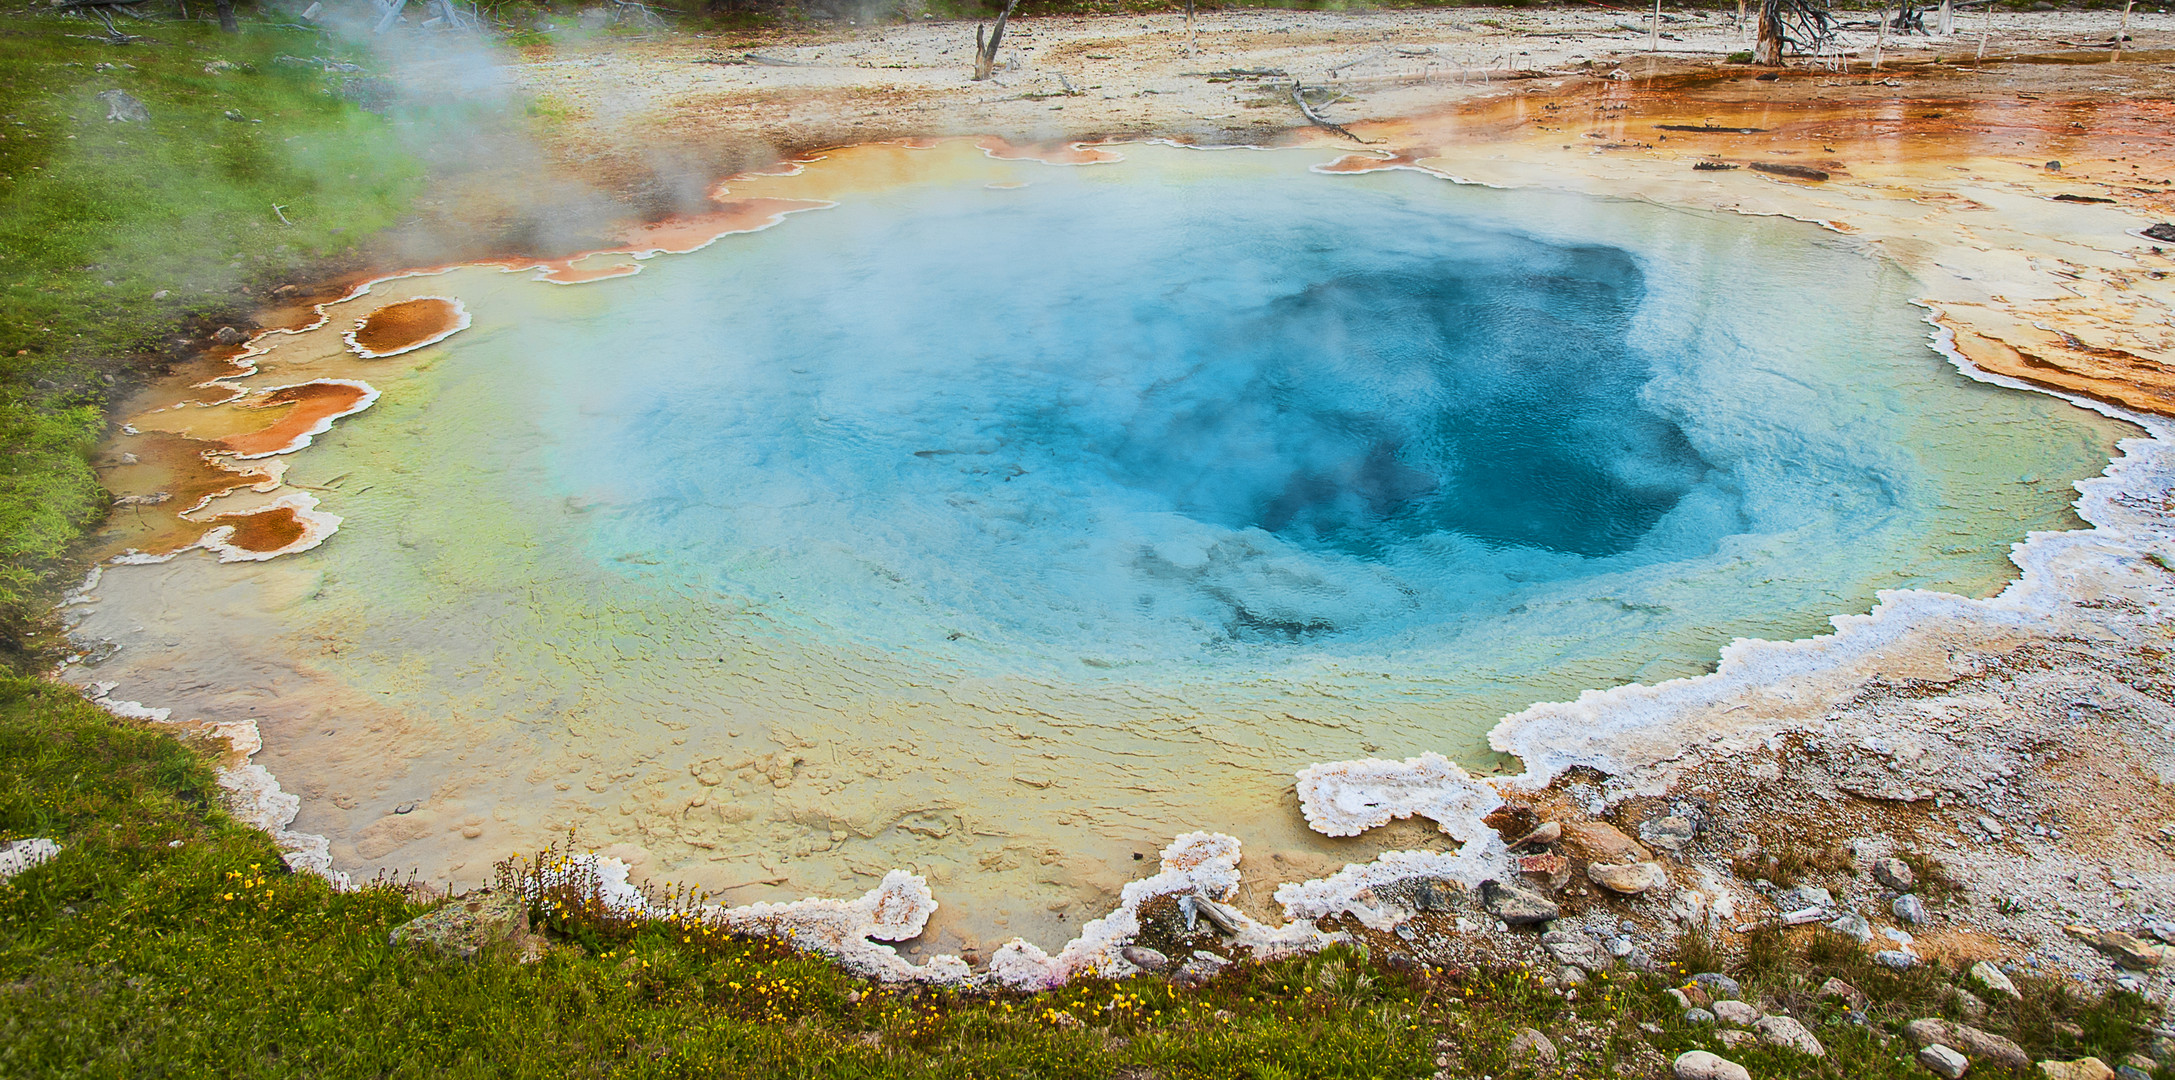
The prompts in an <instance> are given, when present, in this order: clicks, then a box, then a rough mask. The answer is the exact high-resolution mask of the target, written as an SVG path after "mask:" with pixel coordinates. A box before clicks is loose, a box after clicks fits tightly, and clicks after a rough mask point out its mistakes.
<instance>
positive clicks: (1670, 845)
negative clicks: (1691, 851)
mask: <svg viewBox="0 0 2175 1080" xmlns="http://www.w3.org/2000/svg"><path fill="white" fill-rule="evenodd" d="M1698 833H1699V827H1698V826H1697V825H1694V824H1692V821H1691V819H1690V818H1685V817H1678V816H1676V815H1673V814H1672V815H1670V816H1669V817H1659V818H1655V819H1654V820H1652V821H1649V822H1647V823H1646V824H1644V825H1641V826H1639V839H1641V840H1644V841H1646V842H1647V843H1649V844H1652V845H1654V846H1655V847H1658V848H1660V849H1662V850H1663V851H1668V852H1677V851H1682V850H1684V847H1685V845H1687V844H1690V843H1691V842H1692V837H1694V836H1696V835H1698Z"/></svg>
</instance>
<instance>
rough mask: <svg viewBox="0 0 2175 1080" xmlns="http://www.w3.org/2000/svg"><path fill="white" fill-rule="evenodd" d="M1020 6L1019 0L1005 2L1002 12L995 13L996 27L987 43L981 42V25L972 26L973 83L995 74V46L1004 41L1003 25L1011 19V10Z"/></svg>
mask: <svg viewBox="0 0 2175 1080" xmlns="http://www.w3.org/2000/svg"><path fill="white" fill-rule="evenodd" d="M1018 6H1020V0H1005V4H1004V10H1003V11H1000V12H998V13H997V27H996V29H994V30H991V31H990V33H989V40H988V42H986V43H985V42H984V41H983V40H982V24H981V23H975V24H974V81H975V82H981V81H982V80H983V79H986V78H989V77H990V76H991V75H993V74H996V71H997V45H998V43H999V42H1001V41H1003V40H1004V24H1005V22H1006V21H1007V20H1009V19H1010V18H1012V9H1013V8H1016V7H1018Z"/></svg>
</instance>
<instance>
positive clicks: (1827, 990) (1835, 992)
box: [1813, 979, 1867, 1011]
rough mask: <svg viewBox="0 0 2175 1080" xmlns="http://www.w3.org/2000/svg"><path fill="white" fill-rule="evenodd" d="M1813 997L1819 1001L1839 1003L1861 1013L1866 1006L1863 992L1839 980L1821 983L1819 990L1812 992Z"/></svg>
mask: <svg viewBox="0 0 2175 1080" xmlns="http://www.w3.org/2000/svg"><path fill="white" fill-rule="evenodd" d="M1813 997H1814V998H1816V999H1818V1000H1820V1001H1840V1002H1843V1003H1844V1004H1846V1005H1848V1006H1850V1007H1851V1008H1852V1009H1856V1010H1861V1011H1862V1010H1863V1009H1864V1008H1865V1007H1866V1004H1867V998H1866V996H1865V991H1863V990H1860V989H1858V988H1857V987H1855V986H1852V985H1850V984H1849V983H1846V982H1844V981H1843V980H1841V979H1829V980H1828V981H1826V982H1824V983H1821V984H1820V989H1818V990H1815V991H1813Z"/></svg>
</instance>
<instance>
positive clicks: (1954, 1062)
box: [1918, 1043, 1971, 1080]
mask: <svg viewBox="0 0 2175 1080" xmlns="http://www.w3.org/2000/svg"><path fill="white" fill-rule="evenodd" d="M1918 1063H1919V1064H1920V1065H1924V1066H1925V1067H1926V1071H1928V1072H1930V1073H1932V1074H1934V1075H1935V1076H1941V1077H1946V1078H1947V1080H1956V1078H1957V1077H1959V1076H1962V1075H1963V1074H1964V1070H1966V1069H1969V1068H1970V1067H1971V1059H1970V1058H1967V1057H1965V1056H1963V1055H1962V1054H1959V1053H1957V1052H1956V1051H1954V1050H1951V1049H1949V1048H1948V1047H1946V1046H1943V1045H1941V1044H1940V1043H1928V1044H1927V1045H1925V1046H1921V1047H1919V1048H1918Z"/></svg>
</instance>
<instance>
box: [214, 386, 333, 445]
mask: <svg viewBox="0 0 2175 1080" xmlns="http://www.w3.org/2000/svg"><path fill="white" fill-rule="evenodd" d="M369 392H370V391H369V390H368V389H367V388H365V387H361V386H356V385H353V384H350V383H338V382H308V383H302V384H300V385H297V386H283V387H281V388H279V389H277V390H273V391H270V392H269V393H266V394H264V395H262V396H260V397H256V398H253V399H250V400H246V401H243V402H240V403H239V404H240V405H241V407H243V408H248V409H274V410H282V411H281V413H280V415H279V417H278V419H276V420H274V421H272V423H271V425H270V426H268V427H264V428H260V429H258V430H256V431H251V432H246V433H243V434H240V435H229V436H227V437H226V438H223V439H220V440H219V442H218V447H219V449H221V450H226V451H229V452H231V453H235V454H242V455H256V454H276V453H278V452H280V451H282V450H285V449H287V448H288V447H290V446H292V445H293V444H294V442H295V440H297V439H299V438H301V437H302V436H304V435H306V434H308V433H309V432H310V431H311V430H313V429H315V428H316V427H317V425H318V424H319V423H321V422H323V421H324V420H325V419H326V418H328V417H334V416H340V415H343V414H345V413H348V412H350V411H352V410H353V409H354V408H355V406H356V405H357V404H358V403H360V402H361V401H362V399H363V398H364V397H365V396H366V395H367V394H369Z"/></svg>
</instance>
